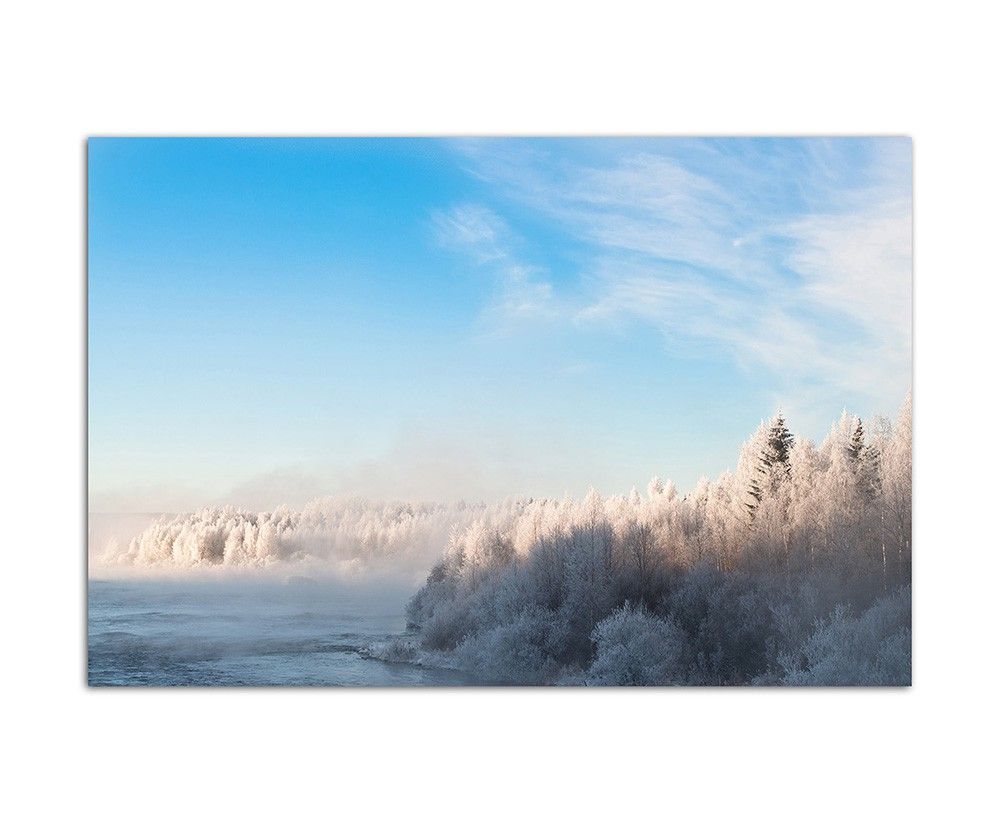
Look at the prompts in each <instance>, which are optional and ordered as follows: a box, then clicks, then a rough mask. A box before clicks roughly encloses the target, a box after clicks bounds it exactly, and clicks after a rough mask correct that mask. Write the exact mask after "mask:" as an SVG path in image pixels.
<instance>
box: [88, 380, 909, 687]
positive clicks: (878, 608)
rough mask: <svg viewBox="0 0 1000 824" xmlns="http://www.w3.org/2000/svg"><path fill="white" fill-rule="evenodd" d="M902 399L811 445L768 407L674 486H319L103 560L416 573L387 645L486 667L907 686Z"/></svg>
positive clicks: (219, 512) (577, 674) (562, 676)
mask: <svg viewBox="0 0 1000 824" xmlns="http://www.w3.org/2000/svg"><path fill="white" fill-rule="evenodd" d="M910 444H911V437H910V401H909V399H907V400H906V402H905V403H904V405H903V407H902V409H901V411H900V413H899V416H898V419H897V420H896V422H895V423H894V424H890V423H889V422H887V421H879V420H876V421H873V422H862V421H861V420H860V419H859V418H857V417H856V416H852V415H849V414H847V413H846V412H845V413H844V414H843V415H842V416H841V418H840V419H839V420H838V421H837V422H836V423H835V424H834V425H833V426H832V428H831V430H830V433H829V435H828V436H827V437H826V439H825V440H824V441H823V442H822V443H821V444H820V445H819V446H816V445H814V444H813V443H811V442H810V441H809V440H807V439H805V438H796V437H794V436H793V434H792V433H791V432H790V431H789V429H788V426H787V424H786V422H785V420H784V419H783V417H782V416H781V415H780V414H779V415H776V416H775V417H774V418H773V419H772V420H770V421H766V422H762V423H761V425H760V427H759V428H758V429H757V431H756V432H755V433H754V435H753V436H752V437H751V438H750V440H749V441H747V443H746V444H744V446H743V449H742V451H741V454H740V456H739V461H738V463H737V465H736V470H735V472H726V473H723V474H722V475H721V476H720V477H719V478H717V479H716V480H715V481H708V480H702V481H701V482H700V483H699V484H698V485H697V487H696V488H695V489H694V490H693V491H691V492H690V494H688V495H685V496H680V495H678V493H677V490H676V489H675V487H674V485H673V484H672V483H670V482H666V483H664V482H661V481H660V480H659V479H658V478H654V479H653V480H652V481H651V482H650V484H649V486H648V488H647V489H646V491H645V493H644V494H641V493H640V492H639V491H637V490H633V491H632V492H631V493H630V494H628V495H613V496H611V497H602V496H601V495H600V494H599V493H598V492H597V491H595V490H591V491H590V492H589V493H588V494H587V495H586V496H585V497H583V498H582V499H574V498H570V497H565V498H562V499H551V498H547V499H508V500H505V501H503V502H500V503H496V504H492V505H487V504H483V503H476V504H466V503H455V504H410V503H392V504H385V503H373V502H369V501H364V500H348V501H342V500H335V499H321V500H318V501H315V502H313V503H311V504H309V505H308V506H306V507H305V508H304V509H302V510H299V511H295V510H290V509H288V508H278V509H276V510H274V511H272V512H266V513H254V512H249V511H245V510H240V509H237V508H234V507H219V508H206V509H203V510H200V511H198V512H194V513H188V514H184V515H178V516H163V517H161V518H159V519H157V520H156V521H154V522H153V523H152V524H151V525H150V526H148V527H147V528H146V529H145V530H144V531H142V532H141V533H140V534H139V535H137V536H135V537H134V538H132V539H131V540H130V541H129V542H128V543H127V545H120V544H118V543H117V542H112V543H111V544H110V545H109V547H108V548H107V550H106V551H105V553H104V556H103V559H102V563H103V564H104V565H105V567H119V568H121V567H122V566H125V567H138V568H142V569H147V570H149V569H158V570H165V571H171V570H190V569H195V570H199V569H210V568H217V569H276V570H288V569H289V568H290V567H291V566H294V567H295V568H296V569H301V568H303V567H304V568H309V569H311V570H315V571H316V572H319V573H322V574H352V573H354V574H364V573H372V572H376V573H377V572H387V573H392V574H394V575H396V576H402V577H404V578H408V579H409V580H411V581H413V582H414V584H413V585H414V586H416V582H417V581H419V580H420V579H422V578H423V577H424V576H425V575H426V571H427V570H428V569H429V568H430V569H431V572H430V575H429V576H427V577H426V583H425V584H424V585H423V587H422V588H420V590H419V591H418V592H417V594H416V595H415V596H414V597H413V599H412V601H411V602H410V604H409V606H408V609H407V618H408V621H409V623H410V624H411V628H412V629H413V630H414V631H415V632H416V633H417V639H418V640H417V641H416V642H413V643H410V642H405V643H403V644H402V646H400V645H395V646H394V647H393V649H395V650H396V652H397V653H400V652H401V653H402V654H403V655H404V656H405V657H407V658H408V659H411V660H412V659H414V658H415V657H419V656H421V655H426V656H432V657H434V658H435V660H441V658H442V656H444V657H446V658H448V659H449V660H451V661H452V662H454V663H455V664H456V665H457V666H460V667H462V668H464V669H468V670H470V671H472V672H474V673H476V674H477V675H478V676H479V677H481V678H482V679H484V680H487V681H492V682H500V683H519V684H547V683H584V684H747V683H753V684H776V683H784V684H906V683H909V680H910V590H909V584H910V505H911V504H910V498H911V492H910V478H911V463H910V454H911V448H910Z"/></svg>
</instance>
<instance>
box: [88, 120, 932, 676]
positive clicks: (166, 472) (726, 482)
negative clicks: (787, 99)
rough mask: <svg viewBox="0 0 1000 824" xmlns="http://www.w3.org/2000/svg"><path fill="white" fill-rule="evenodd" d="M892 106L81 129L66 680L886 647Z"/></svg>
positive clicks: (424, 670)
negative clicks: (401, 126) (251, 128)
mask: <svg viewBox="0 0 1000 824" xmlns="http://www.w3.org/2000/svg"><path fill="white" fill-rule="evenodd" d="M911 181H912V147H911V142H910V140H909V139H908V138H903V137H870V138H865V137H828V138H820V137H809V138H795V137H782V138H764V137H741V138H720V137H714V138H688V137H685V138H679V137H617V138H597V137H594V138H588V137H563V138H515V137H493V138H486V137H478V138H471V137H463V138H458V137H447V138H445V137H442V138H127V137H126V138H104V137H92V138H90V139H89V141H88V146H87V242H88V249H87V255H88V260H87V293H88V294H87V298H88V307H87V344H88V375H87V383H88V405H87V406H88V408H87V412H88V415H87V425H88V448H87V458H88V511H89V516H88V545H87V571H88V580H87V648H88V649H87V667H88V674H87V678H88V683H89V684H90V685H91V686H348V687H361V686H378V687H403V686H424V687H440V686H448V687H452V686H714V687H719V686H757V687H779V686H837V687H842V686H848V687H849V686H865V687H871V686H907V685H909V684H910V683H911V570H912V564H911V498H912V493H911V475H912V468H911V467H912V460H911V455H912V438H911V418H912V403H911V380H912V378H911V375H912V340H911V319H912V273H911V269H912V229H911V226H912V185H911Z"/></svg>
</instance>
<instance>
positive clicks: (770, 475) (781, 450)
mask: <svg viewBox="0 0 1000 824" xmlns="http://www.w3.org/2000/svg"><path fill="white" fill-rule="evenodd" d="M794 444H795V438H794V437H793V436H792V433H791V432H789V431H788V427H787V426H785V419H784V418H783V417H782V416H781V413H780V412H779V413H778V414H777V415H776V416H775V418H774V420H773V421H772V422H771V428H770V430H769V431H768V433H767V442H766V444H765V446H764V450H763V452H762V454H761V456H760V466H759V469H758V471H759V474H760V475H762V476H764V477H765V478H766V479H768V480H769V481H770V483H769V484H768V486H770V487H773V486H774V485H775V484H776V483H777V482H779V481H780V480H781V479H782V478H785V477H788V476H789V475H790V474H791V471H792V467H791V463H790V461H789V453H790V452H791V451H792V446H793V445H794Z"/></svg>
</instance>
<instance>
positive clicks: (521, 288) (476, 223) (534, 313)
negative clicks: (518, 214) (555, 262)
mask: <svg viewBox="0 0 1000 824" xmlns="http://www.w3.org/2000/svg"><path fill="white" fill-rule="evenodd" d="M433 222H434V228H435V232H436V234H437V239H438V241H439V242H440V243H441V245H443V246H445V247H447V248H450V249H453V250H457V251H460V252H463V253H465V254H467V255H468V256H469V257H470V258H471V260H472V261H473V262H474V263H475V264H476V266H477V267H478V268H480V269H482V270H485V271H487V272H489V273H490V274H491V276H492V277H493V278H494V280H495V285H496V295H495V299H494V301H493V303H492V304H491V305H490V306H489V307H488V308H487V310H486V311H487V314H488V316H490V318H491V319H492V320H493V321H494V323H495V326H496V328H498V329H501V328H503V329H506V328H507V327H508V326H509V325H510V323H512V322H515V321H519V320H532V319H539V318H546V319H551V318H553V317H555V316H556V314H557V310H556V308H555V306H554V301H553V293H552V284H551V283H550V282H549V281H548V279H547V278H546V274H545V271H544V270H543V269H542V268H540V267H538V266H532V265H530V264H527V263H525V262H523V261H522V260H519V259H518V258H517V257H516V256H515V254H514V252H513V246H514V243H515V237H514V234H513V232H512V231H511V229H510V227H509V226H508V225H507V223H506V222H505V221H504V220H503V219H502V218H501V217H500V216H499V215H497V214H496V213H495V212H493V211H491V210H490V209H488V208H487V207H485V206H482V205H478V204H461V205H458V206H455V207H454V208H452V209H450V210H449V211H447V212H438V213H436V214H434V215H433Z"/></svg>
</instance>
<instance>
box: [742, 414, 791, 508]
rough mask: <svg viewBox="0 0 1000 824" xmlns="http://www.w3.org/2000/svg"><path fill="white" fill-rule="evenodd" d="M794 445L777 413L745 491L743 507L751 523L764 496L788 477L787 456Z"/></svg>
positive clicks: (789, 465) (788, 463)
mask: <svg viewBox="0 0 1000 824" xmlns="http://www.w3.org/2000/svg"><path fill="white" fill-rule="evenodd" d="M794 444H795V438H794V436H793V435H792V433H791V432H789V431H788V427H787V426H786V425H785V419H784V417H783V416H782V415H781V413H780V412H779V413H778V414H777V415H775V417H774V420H772V421H771V425H770V427H769V428H768V430H767V436H766V438H765V439H764V444H763V446H762V447H761V451H760V457H759V458H758V460H757V470H756V473H755V475H754V477H752V478H751V479H750V484H749V488H748V490H747V494H748V495H749V496H750V500H748V501H747V502H746V503H745V504H744V506H745V507H746V509H747V513H748V514H749V516H750V520H751V521H753V519H754V516H755V515H756V514H757V509H758V507H759V506H760V503H761V501H762V500H763V499H764V496H765V495H767V494H768V493H771V492H774V491H775V490H776V489H777V488H778V486H779V485H780V484H781V483H782V482H783V481H784V480H785V479H787V478H788V477H790V475H791V472H792V467H791V461H790V460H789V456H790V453H791V451H792V446H793V445H794Z"/></svg>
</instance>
